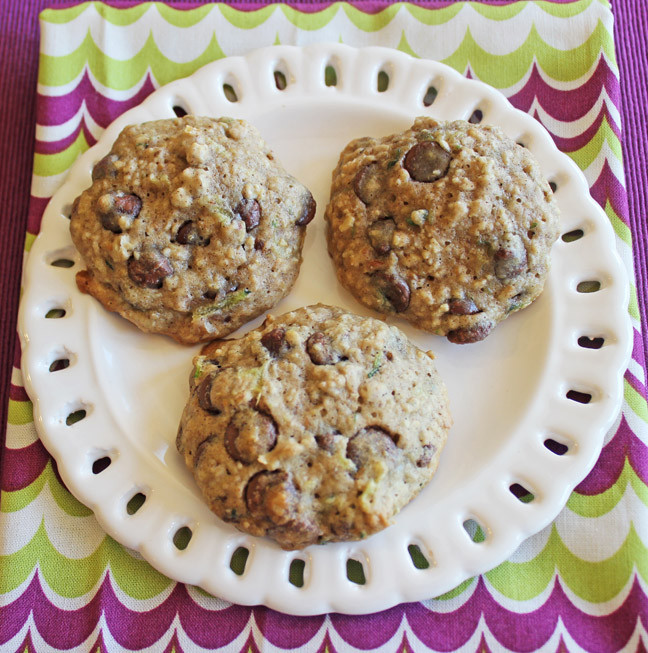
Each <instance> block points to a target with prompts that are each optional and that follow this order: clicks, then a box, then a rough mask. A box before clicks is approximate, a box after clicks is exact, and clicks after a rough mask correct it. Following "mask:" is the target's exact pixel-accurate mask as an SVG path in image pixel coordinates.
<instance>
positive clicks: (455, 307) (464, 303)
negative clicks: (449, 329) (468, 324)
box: [448, 299, 480, 315]
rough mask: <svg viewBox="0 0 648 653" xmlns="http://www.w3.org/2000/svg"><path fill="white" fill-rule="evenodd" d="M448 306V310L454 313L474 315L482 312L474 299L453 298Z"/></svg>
mask: <svg viewBox="0 0 648 653" xmlns="http://www.w3.org/2000/svg"><path fill="white" fill-rule="evenodd" d="M448 306H449V311H448V312H449V313H451V314H452V315H474V314H475V313H479V312H480V311H479V309H478V308H477V305H476V304H475V302H474V301H473V300H472V299H451V300H450V301H449V302H448Z"/></svg>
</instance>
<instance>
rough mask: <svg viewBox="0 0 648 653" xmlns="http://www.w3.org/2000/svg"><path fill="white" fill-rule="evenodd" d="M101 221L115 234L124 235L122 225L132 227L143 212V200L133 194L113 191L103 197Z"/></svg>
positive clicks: (101, 198) (104, 226) (101, 199)
mask: <svg viewBox="0 0 648 653" xmlns="http://www.w3.org/2000/svg"><path fill="white" fill-rule="evenodd" d="M98 201H99V202H100V207H101V208H99V219H100V220H101V226H102V227H103V228H104V229H107V230H108V231H112V232H113V233H114V234H120V233H122V225H123V224H125V226H126V228H128V227H130V225H131V224H132V222H133V220H134V219H135V218H136V217H137V216H138V215H139V213H140V211H141V210H142V200H141V199H140V198H139V197H138V196H137V195H134V194H133V193H124V192H123V191H111V192H110V193H106V194H105V195H101V197H100V198H99V200H98Z"/></svg>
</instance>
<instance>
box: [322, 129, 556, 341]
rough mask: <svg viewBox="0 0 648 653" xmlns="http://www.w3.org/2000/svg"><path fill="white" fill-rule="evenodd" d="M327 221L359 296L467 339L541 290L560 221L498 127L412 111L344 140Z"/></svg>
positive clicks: (535, 170)
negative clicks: (404, 126) (382, 132)
mask: <svg viewBox="0 0 648 653" xmlns="http://www.w3.org/2000/svg"><path fill="white" fill-rule="evenodd" d="M326 220H327V239H328V248H329V253H330V255H331V257H332V259H333V262H334V265H335V268H336V271H337V275H338V278H339V280H340V282H341V283H342V284H343V285H344V286H345V287H346V288H347V289H348V290H349V291H350V292H351V293H352V294H353V295H354V296H355V298H356V299H357V300H358V301H360V302H361V303H362V304H364V305H365V306H368V307H369V308H372V309H374V310H378V311H381V312H383V313H398V314H399V315H400V316H402V317H403V318H405V319H406V320H409V321H410V322H412V324H414V325H416V326H418V327H420V328H422V329H425V330H426V331H430V332H432V333H436V334H439V335H445V336H447V337H448V339H449V340H451V341H452V342H457V343H469V342H476V341H478V340H481V339H483V338H484V337H486V336H487V335H488V333H490V331H491V330H492V329H493V327H494V326H495V325H496V324H497V323H498V322H500V321H501V320H503V319H504V318H506V317H507V316H508V315H509V314H510V313H512V312H514V311H517V310H519V309H521V308H524V307H526V306H528V305H529V304H530V303H531V302H532V301H534V300H535V299H536V298H537V297H538V296H539V294H540V293H541V292H542V289H543V286H544V282H545V278H546V276H547V273H548V268H549V252H550V248H551V245H552V244H553V242H554V241H555V240H556V238H557V236H558V220H559V218H558V210H557V207H556V203H555V201H554V199H553V195H552V192H551V189H550V187H549V184H548V183H547V181H546V180H545V179H544V178H543V177H542V175H541V173H540V169H539V167H538V165H537V163H536V162H535V160H534V159H533V158H532V156H531V154H530V153H529V151H528V150H526V149H525V148H523V147H521V146H519V145H517V144H516V143H514V142H513V141H511V140H510V139H509V138H508V137H506V136H505V135H504V133H503V132H502V131H501V130H500V129H498V128H496V127H490V126H481V125H473V124H470V123H467V122H465V121H455V122H450V123H440V122H438V121H436V120H433V119H431V118H418V119H417V120H416V121H415V123H414V125H413V126H412V128H411V129H409V130H407V131H405V132H403V133H400V134H395V135H393V136H388V137H385V138H361V139H357V140H355V141H352V142H351V143H349V144H348V145H347V147H346V148H345V149H344V151H343V152H342V154H341V156H340V160H339V163H338V165H337V167H336V169H335V171H334V172H333V182H332V187H331V199H330V202H329V205H328V207H327V210H326Z"/></svg>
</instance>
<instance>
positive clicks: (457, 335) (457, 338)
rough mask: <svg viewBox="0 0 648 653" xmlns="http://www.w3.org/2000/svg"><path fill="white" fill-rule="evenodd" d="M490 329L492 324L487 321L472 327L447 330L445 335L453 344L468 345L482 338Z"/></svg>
mask: <svg viewBox="0 0 648 653" xmlns="http://www.w3.org/2000/svg"><path fill="white" fill-rule="evenodd" d="M492 330H493V324H491V323H490V322H487V323H482V324H476V325H475V326H472V327H464V328H463V329H455V330H454V331H450V332H448V334H447V336H446V337H447V338H448V340H449V341H450V342H454V343H455V345H468V344H471V343H473V342H479V341H480V340H483V339H484V338H485V337H486V336H487V335H488V334H489V333H490V332H491V331H492Z"/></svg>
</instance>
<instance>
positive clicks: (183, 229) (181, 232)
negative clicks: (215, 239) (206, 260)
mask: <svg viewBox="0 0 648 653" xmlns="http://www.w3.org/2000/svg"><path fill="white" fill-rule="evenodd" d="M175 239H176V243H180V245H207V244H208V243H209V238H203V237H202V236H201V235H200V233H199V232H198V227H197V226H196V223H195V222H192V221H191V220H187V221H186V222H183V223H182V225H181V226H180V229H178V233H177V234H176V237H175Z"/></svg>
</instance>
